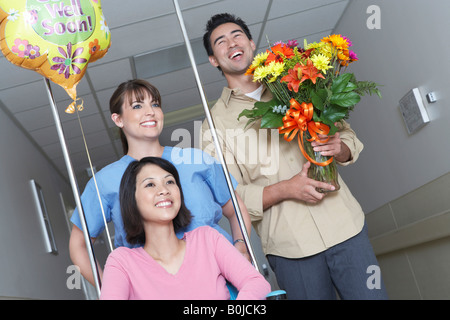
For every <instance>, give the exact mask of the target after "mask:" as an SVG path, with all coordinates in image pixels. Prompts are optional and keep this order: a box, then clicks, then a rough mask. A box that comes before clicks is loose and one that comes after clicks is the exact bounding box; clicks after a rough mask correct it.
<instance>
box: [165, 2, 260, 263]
mask: <svg viewBox="0 0 450 320" xmlns="http://www.w3.org/2000/svg"><path fill="white" fill-rule="evenodd" d="M173 4H174V6H175V11H176V13H177V16H178V21H179V23H180V27H181V32H182V33H183V37H184V41H185V43H186V49H187V52H188V55H189V59H190V61H191V65H192V69H193V71H194V75H195V80H196V82H197V87H198V91H199V93H200V97H201V99H202V104H203V108H204V110H205V114H206V119H207V121H208V124H209V127H210V129H211V135H212V138H213V141H214V146H215V149H216V152H217V157H218V158H219V160H220V163H221V164H222V168H223V171H224V174H225V179H226V181H227V185H228V190H229V191H230V195H231V200H232V202H233V206H234V210H235V212H236V216H237V218H238V222H239V227H240V229H241V232H242V235H243V237H244V241H245V245H246V246H247V250H248V253H249V254H250V258H251V260H252V263H253V266H254V267H255V268H256V270H258V271H259V268H258V263H257V261H256V258H255V254H254V252H253V249H252V246H251V244H250V239H249V237H248V233H247V229H246V228H245V223H244V219H243V218H242V213H241V210H240V208H239V204H238V202H237V199H236V195H235V193H234V188H233V184H232V182H231V178H230V173H229V171H228V168H227V165H226V163H225V158H224V156H223V153H222V149H221V147H220V144H219V139H218V137H217V132H216V128H215V126H214V122H213V119H212V117H211V112H210V111H209V107H208V102H207V101H206V95H205V92H204V89H203V85H202V82H201V80H200V76H199V74H198V70H197V64H196V63H195V59H194V53H193V51H192V47H191V43H190V41H189V38H188V36H187V32H186V26H185V24H184V20H183V16H182V14H181V10H180V6H179V4H178V0H173Z"/></svg>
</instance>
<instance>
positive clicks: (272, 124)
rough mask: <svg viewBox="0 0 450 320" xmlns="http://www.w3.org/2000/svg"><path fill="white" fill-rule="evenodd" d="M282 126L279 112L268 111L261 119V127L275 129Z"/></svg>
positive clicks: (281, 117)
mask: <svg viewBox="0 0 450 320" xmlns="http://www.w3.org/2000/svg"><path fill="white" fill-rule="evenodd" d="M281 126H283V116H282V115H281V114H279V113H275V112H268V113H267V114H265V115H264V116H263V117H262V119H261V128H268V129H274V128H275V129H276V128H279V127H281Z"/></svg>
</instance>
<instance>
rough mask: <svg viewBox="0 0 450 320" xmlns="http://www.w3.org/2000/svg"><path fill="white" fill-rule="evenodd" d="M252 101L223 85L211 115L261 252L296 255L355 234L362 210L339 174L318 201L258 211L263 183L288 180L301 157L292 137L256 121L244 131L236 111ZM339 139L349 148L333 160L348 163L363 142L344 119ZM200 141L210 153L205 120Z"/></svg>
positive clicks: (287, 203)
mask: <svg viewBox="0 0 450 320" xmlns="http://www.w3.org/2000/svg"><path fill="white" fill-rule="evenodd" d="M270 99H271V93H270V92H269V91H268V90H265V91H264V92H263V96H262V98H261V100H262V101H268V100H270ZM255 102H256V101H255V100H254V99H251V98H249V97H248V96H246V95H245V94H243V93H242V92H241V91H240V90H239V89H233V90H232V89H229V88H224V90H223V92H222V96H221V97H220V99H219V100H218V101H217V103H216V104H215V106H214V107H213V108H212V109H211V114H212V117H213V121H214V124H215V127H216V130H217V134H218V136H219V140H220V143H221V146H222V150H223V153H224V157H225V161H226V163H227V167H228V170H229V172H230V174H231V175H233V177H234V178H235V179H236V180H237V181H238V183H239V185H238V187H237V189H236V190H237V192H238V194H239V195H240V196H241V197H242V199H243V200H244V202H245V204H246V206H247V209H248V211H249V213H250V215H251V218H252V224H253V226H254V228H255V230H256V232H257V233H258V235H259V236H260V238H261V242H262V247H263V250H264V253H265V254H273V255H278V256H282V257H286V258H302V257H306V256H310V255H314V254H316V253H319V252H321V251H324V250H326V249H327V248H330V247H332V246H334V245H336V244H338V243H341V242H343V241H345V240H347V239H349V238H350V237H352V236H354V235H356V234H357V233H359V232H360V231H361V229H362V227H363V224H364V213H363V211H362V209H361V206H360V205H359V203H358V202H357V201H356V199H355V198H354V197H353V195H352V194H351V192H350V190H349V189H348V187H347V186H346V185H345V183H344V181H343V180H342V178H341V177H339V184H340V186H341V188H340V190H339V191H337V192H332V193H330V194H328V195H327V196H326V197H325V198H324V199H323V200H322V201H321V202H320V203H318V204H315V205H310V204H306V203H305V202H303V201H296V200H288V201H283V202H281V203H279V204H277V205H274V206H272V207H271V208H269V209H267V210H266V211H263V190H264V187H265V186H268V185H271V184H274V183H277V182H279V181H282V180H288V179H290V178H292V177H293V176H294V175H295V174H298V173H299V172H300V171H301V170H302V166H303V164H304V163H305V162H306V160H305V158H304V156H303V155H302V153H301V151H300V148H299V146H298V144H297V142H296V140H294V141H292V142H287V141H285V140H284V139H283V137H282V136H281V135H280V134H279V133H278V130H276V129H272V130H268V129H261V128H260V121H258V122H255V123H254V124H253V125H252V126H250V127H247V129H245V130H244V127H245V125H246V123H247V121H248V119H247V118H245V117H242V118H241V119H240V120H239V121H238V120H237V118H238V115H239V114H240V113H241V112H242V110H244V109H251V108H252V107H253V105H254V103H255ZM340 137H341V140H342V141H343V142H344V143H345V144H346V145H347V146H348V147H349V148H350V151H351V154H352V158H351V160H350V161H349V162H346V163H339V164H340V165H348V164H351V163H353V162H354V161H356V160H357V158H358V156H359V153H360V152H361V151H362V149H363V145H362V143H361V142H360V141H359V140H358V139H357V137H356V135H355V133H354V131H353V130H352V129H351V128H350V126H349V125H348V124H347V123H344V124H343V127H342V129H340ZM200 140H201V148H202V149H203V150H205V151H206V152H208V153H210V154H212V155H214V153H215V151H214V150H215V149H214V144H213V142H212V139H211V133H210V131H209V126H208V123H207V122H206V121H205V122H204V123H203V126H202V132H201V136H200Z"/></svg>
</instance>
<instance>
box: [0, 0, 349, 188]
mask: <svg viewBox="0 0 450 320" xmlns="http://www.w3.org/2000/svg"><path fill="white" fill-rule="evenodd" d="M348 2H349V1H348V0H245V1H244V0H179V4H180V7H181V10H182V14H183V18H184V22H185V24H186V29H187V32H188V35H189V38H190V40H191V42H192V46H193V48H194V51H195V52H196V62H197V65H198V71H199V75H200V79H201V81H202V84H203V87H204V90H205V93H206V96H207V99H208V101H209V102H210V104H211V102H214V101H215V100H216V99H217V98H218V97H219V96H220V93H221V91H222V88H223V87H224V86H225V85H226V82H225V80H224V78H223V76H222V75H221V73H220V72H219V71H218V70H217V69H215V68H214V67H212V66H211V65H210V64H209V62H208V61H207V57H206V54H205V53H204V52H203V48H202V47H201V42H200V39H201V38H202V36H203V33H204V28H205V24H206V21H207V20H208V19H209V18H210V17H211V16H212V15H214V14H216V13H223V12H229V13H233V14H235V15H236V16H239V17H241V18H242V19H243V20H244V21H245V22H246V23H247V24H248V25H249V27H250V30H251V32H252V35H253V38H254V40H255V42H256V43H257V46H258V51H262V50H265V48H267V39H270V41H271V42H275V41H279V40H284V41H287V40H290V39H296V40H298V41H299V43H303V39H305V38H306V39H307V40H308V41H309V42H312V41H318V40H320V39H321V38H322V37H324V36H326V35H328V34H330V33H331V32H332V31H333V29H334V28H335V25H336V24H337V22H338V21H339V18H340V17H341V15H342V14H343V12H344V10H345V8H346V6H347V4H348ZM102 8H103V14H104V16H105V18H106V20H107V22H108V26H109V29H110V31H111V39H112V44H111V48H110V49H109V51H108V53H107V54H106V55H105V56H104V57H103V58H102V59H100V60H97V61H96V62H93V63H90V64H89V66H88V70H87V72H86V74H85V76H84V77H83V79H82V80H81V82H80V83H79V84H78V86H77V94H78V96H80V97H81V98H82V99H83V100H84V110H83V111H82V112H80V113H79V116H80V120H81V127H82V130H83V132H84V135H85V137H86V142H87V147H88V151H89V152H87V151H86V148H85V145H84V142H83V138H82V130H81V127H80V123H79V121H78V118H77V116H76V114H66V113H64V110H65V108H66V107H67V106H68V105H69V104H70V103H71V100H70V99H69V97H68V95H67V93H66V92H65V91H64V90H63V89H62V88H61V87H59V86H58V85H56V84H53V83H52V86H51V88H52V91H53V95H54V97H55V100H56V104H57V107H58V112H59V116H60V119H61V124H62V127H63V130H64V135H65V140H66V143H67V146H68V150H69V153H70V158H71V162H72V164H73V169H74V172H75V173H76V176H77V180H78V183H79V185H80V187H82V186H84V184H85V183H86V181H87V179H88V175H87V171H86V168H88V167H89V162H88V154H89V157H90V158H91V161H92V164H93V166H95V167H96V169H97V170H99V169H101V168H102V167H104V166H105V165H107V164H109V163H111V162H113V161H115V160H117V159H119V158H120V157H121V156H122V148H121V144H120V140H119V139H118V135H117V131H116V129H115V125H114V123H113V122H112V120H111V119H110V113H109V98H110V97H111V94H112V93H113V91H114V90H115V88H116V87H117V86H118V85H119V84H120V83H121V82H123V81H126V80H128V79H132V78H136V77H143V78H145V79H146V80H148V81H150V82H151V83H152V84H154V85H155V86H156V87H157V88H158V89H159V90H160V92H161V95H162V107H163V111H164V112H165V127H164V131H163V134H162V136H161V139H160V140H161V144H162V145H177V144H179V143H180V142H182V143H183V145H184V146H195V144H194V143H195V141H194V140H195V139H194V138H193V136H194V132H195V128H197V126H199V125H200V121H202V120H203V119H204V116H203V115H204V111H203V106H202V105H201V99H200V95H199V91H198V89H197V85H196V82H195V79H194V73H193V71H192V68H191V66H190V64H189V60H188V57H187V56H186V54H185V51H183V50H185V44H184V40H183V36H182V33H181V29H180V25H179V22H178V19H177V16H176V13H175V8H174V4H173V1H170V0H164V1H161V0H132V1H126V2H125V1H123V0H103V1H102ZM168 56H174V57H179V58H178V59H176V61H177V62H176V63H175V62H173V59H172V62H171V59H167V58H166V57H168ZM158 57H160V58H159V59H158ZM183 59H184V60H183ZM182 60H183V62H181V61H182ZM178 62H179V63H178ZM136 69H137V71H136ZM0 75H8V76H7V77H6V76H2V77H0V107H1V108H2V109H3V110H4V111H5V112H6V113H7V114H9V115H10V116H11V117H12V119H13V120H14V121H15V122H16V123H17V125H18V126H19V128H20V129H21V130H23V132H24V133H25V134H26V135H27V136H28V137H29V138H30V139H31V140H32V141H33V143H34V144H35V145H36V147H37V148H39V149H40V150H41V151H42V153H43V154H44V155H45V156H46V157H47V158H48V159H49V160H50V161H51V162H52V163H53V164H54V166H55V169H56V170H57V171H59V173H60V174H61V175H62V176H64V177H67V168H66V166H65V162H64V158H63V153H62V148H61V144H60V140H59V138H58V135H57V131H56V127H55V121H54V119H53V116H52V113H51V107H50V105H49V99H48V95H47V91H46V87H45V82H44V80H43V78H42V76H41V75H39V74H38V73H36V72H34V71H31V70H26V69H22V68H19V67H17V66H15V65H13V64H11V63H10V62H9V61H7V60H6V59H5V58H4V57H3V55H2V54H0ZM176 129H180V131H177V132H175V134H174V136H173V137H172V133H174V130H176ZM180 136H181V138H180ZM189 138H191V140H189ZM12 152H13V151H12Z"/></svg>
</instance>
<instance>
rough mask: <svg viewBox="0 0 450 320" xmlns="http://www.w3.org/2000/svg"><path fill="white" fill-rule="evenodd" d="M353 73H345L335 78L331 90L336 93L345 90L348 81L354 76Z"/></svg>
mask: <svg viewBox="0 0 450 320" xmlns="http://www.w3.org/2000/svg"><path fill="white" fill-rule="evenodd" d="M352 76H353V75H352V74H351V73H344V74H342V75H340V76H339V77H337V78H336V79H334V81H333V84H332V85H331V92H333V94H334V93H341V92H342V91H344V89H345V88H346V87H347V84H348V82H349V81H350V79H351V78H352Z"/></svg>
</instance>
